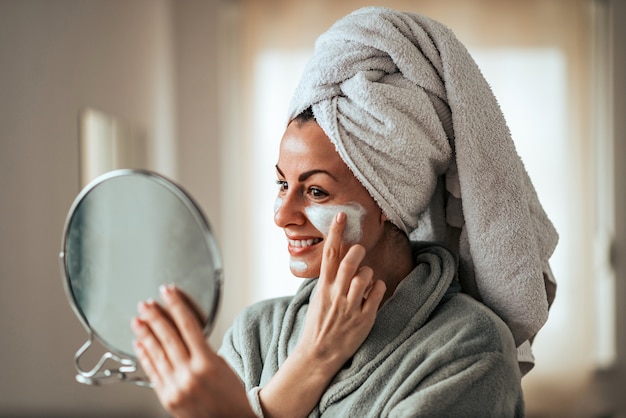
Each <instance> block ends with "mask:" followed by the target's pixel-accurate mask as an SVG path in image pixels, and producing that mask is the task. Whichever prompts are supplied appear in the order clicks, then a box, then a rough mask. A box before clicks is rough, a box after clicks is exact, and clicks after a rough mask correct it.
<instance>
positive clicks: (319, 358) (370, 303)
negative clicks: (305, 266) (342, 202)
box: [297, 212, 386, 376]
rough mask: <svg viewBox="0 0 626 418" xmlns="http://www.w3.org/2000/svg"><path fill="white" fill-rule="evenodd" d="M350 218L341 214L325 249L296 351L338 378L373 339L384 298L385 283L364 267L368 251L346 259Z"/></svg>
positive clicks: (355, 250) (355, 249)
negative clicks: (344, 239)
mask: <svg viewBox="0 0 626 418" xmlns="http://www.w3.org/2000/svg"><path fill="white" fill-rule="evenodd" d="M345 222H346V215H345V214H344V213H341V212H340V213H339V214H337V217H336V219H335V222H333V225H332V226H331V230H330V232H329V234H328V237H327V239H326V242H325V245H324V253H323V257H322V264H321V271H320V278H319V281H318V283H317V287H316V288H315V293H314V295H313V297H312V300H311V304H310V305H309V309H308V312H307V316H306V322H305V325H304V330H303V333H302V337H301V339H300V341H299V343H298V346H297V350H300V351H301V352H302V353H303V355H304V356H306V357H310V358H311V360H314V361H316V362H318V363H321V364H325V365H327V367H329V368H330V369H332V370H333V371H334V372H333V373H332V374H333V376H334V374H335V373H336V372H337V371H339V369H341V367H342V366H343V365H344V364H345V362H346V361H348V359H349V358H350V357H352V355H353V354H354V353H355V352H356V350H357V349H358V348H359V347H360V346H361V344H362V343H363V341H365V338H367V335H368V334H369V332H370V330H371V329H372V326H373V325H374V321H375V320H376V313H377V312H378V307H379V305H380V302H381V300H382V298H383V296H384V294H385V290H386V287H385V283H384V282H382V281H376V282H374V281H373V275H374V272H373V271H372V269H371V268H369V267H367V266H361V262H362V261H363V259H364V258H365V248H363V246H361V245H358V244H356V245H353V246H351V247H349V249H348V250H347V252H345V255H343V251H342V249H343V245H342V234H343V230H344V228H345Z"/></svg>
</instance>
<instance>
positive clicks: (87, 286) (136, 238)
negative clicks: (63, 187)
mask: <svg viewBox="0 0 626 418" xmlns="http://www.w3.org/2000/svg"><path fill="white" fill-rule="evenodd" d="M62 245H63V249H62V252H61V261H62V268H63V270H64V273H65V278H66V280H65V284H66V290H67V293H68V298H69V299H70V303H71V304H72V306H73V308H74V310H75V312H76V314H77V315H78V317H79V318H80V319H81V321H82V323H83V325H84V326H85V327H86V328H87V330H88V332H90V338H94V337H95V338H96V339H98V340H99V341H100V342H101V343H102V344H103V345H104V347H106V348H107V349H108V350H110V351H111V352H113V353H115V354H117V355H120V356H123V357H127V358H130V359H133V360H136V359H135V355H134V351H133V344H132V342H133V339H134V336H133V333H132V331H131V328H130V322H131V319H132V318H133V317H135V316H137V305H138V303H139V302H140V301H143V300H147V299H151V298H152V299H155V300H157V299H158V288H159V286H160V285H162V284H175V285H176V286H178V287H179V288H180V289H181V290H183V291H184V292H185V293H186V294H187V295H188V296H189V299H190V300H191V301H192V302H193V303H194V304H195V305H196V306H195V307H196V308H197V310H198V313H199V315H200V316H201V320H202V321H203V323H204V324H205V332H206V333H207V334H208V333H209V331H210V329H211V327H212V324H213V321H214V319H215V315H216V312H217V307H218V303H219V299H220V295H221V281H222V263H221V258H220V254H219V251H218V246H217V243H216V241H215V238H214V236H213V234H212V233H211V229H210V227H209V224H208V222H207V220H206V218H205V216H203V214H202V212H201V211H200V209H199V207H198V206H197V205H196V204H195V203H194V201H193V200H192V199H191V197H190V196H189V195H188V194H187V193H185V191H184V190H182V189H181V188H180V187H179V186H177V185H176V184H174V183H173V182H171V181H169V180H167V179H166V178H164V177H162V176H160V175H157V174H155V173H152V172H148V171H143V170H117V171H113V172H110V173H107V174H105V175H103V176H101V177H99V178H97V179H96V180H94V181H93V182H91V183H90V184H89V185H87V186H86V187H85V188H84V189H83V190H82V191H81V193H80V194H79V195H78V197H77V198H76V200H75V201H74V203H73V205H72V207H71V209H70V212H69V214H68V217H67V220H66V223H65V230H64V235H63V244H62ZM77 367H78V366H77Z"/></svg>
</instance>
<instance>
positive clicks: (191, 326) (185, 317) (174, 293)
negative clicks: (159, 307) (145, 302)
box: [159, 285, 207, 355]
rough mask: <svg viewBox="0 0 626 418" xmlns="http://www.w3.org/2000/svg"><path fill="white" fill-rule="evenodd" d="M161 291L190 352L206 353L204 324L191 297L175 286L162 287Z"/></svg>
mask: <svg viewBox="0 0 626 418" xmlns="http://www.w3.org/2000/svg"><path fill="white" fill-rule="evenodd" d="M159 290H160V292H161V297H162V298H163V302H165V305H166V307H167V309H168V311H169V313H170V315H171V316H172V319H173V320H174V323H175V324H176V327H177V328H178V330H179V332H180V335H181V337H182V339H183V341H184V343H185V346H186V347H187V348H188V349H189V352H190V353H191V354H192V355H193V353H196V352H203V353H204V352H206V347H207V342H206V339H205V336H204V327H203V323H202V321H201V320H200V319H199V318H198V311H197V310H196V308H195V307H194V305H192V303H191V301H190V299H189V297H188V296H187V295H185V293H184V292H183V291H182V290H180V289H179V288H177V287H176V286H174V285H169V286H161V287H160V289H159Z"/></svg>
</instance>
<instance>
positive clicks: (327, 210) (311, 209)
mask: <svg viewBox="0 0 626 418" xmlns="http://www.w3.org/2000/svg"><path fill="white" fill-rule="evenodd" d="M304 211H305V212H306V215H307V216H308V218H309V221H311V223H312V224H313V226H315V228H317V230H318V231H320V232H321V233H323V234H324V235H328V232H329V231H330V226H331V225H332V223H333V219H335V216H336V215H337V213H339V212H343V213H345V214H346V219H347V221H346V229H345V230H344V232H343V240H344V241H346V242H349V243H356V242H358V241H359V240H360V239H361V233H362V231H361V222H362V220H363V216H364V215H365V208H364V207H363V206H361V205H359V204H358V203H348V204H347V205H336V206H325V205H312V206H308V207H306V208H305V209H304Z"/></svg>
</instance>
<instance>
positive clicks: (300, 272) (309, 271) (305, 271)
mask: <svg viewBox="0 0 626 418" xmlns="http://www.w3.org/2000/svg"><path fill="white" fill-rule="evenodd" d="M289 268H290V270H291V274H293V275H294V276H296V277H299V278H301V279H314V278H316V277H318V276H319V271H317V270H316V269H313V268H311V267H310V266H309V265H307V263H305V262H304V261H301V260H295V259H292V260H291V261H290V263H289Z"/></svg>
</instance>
